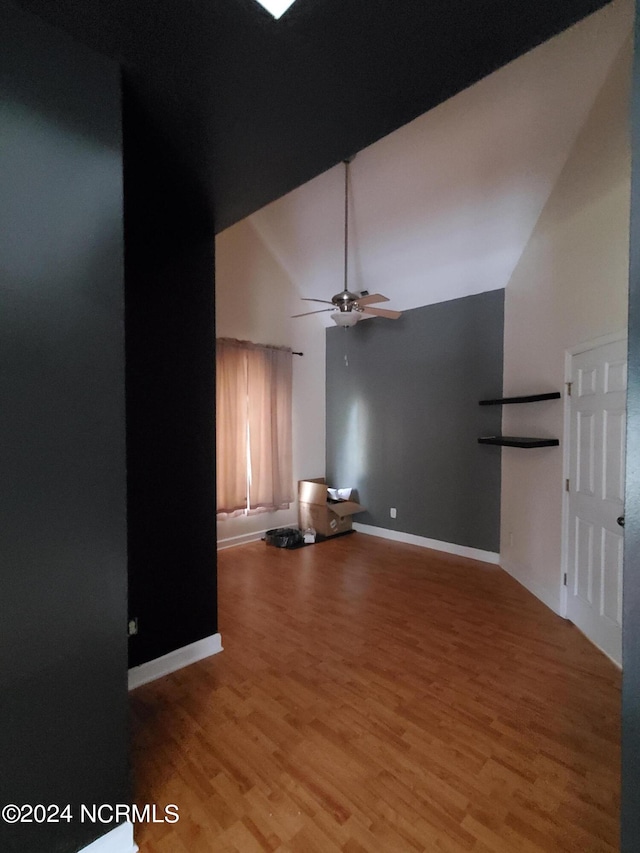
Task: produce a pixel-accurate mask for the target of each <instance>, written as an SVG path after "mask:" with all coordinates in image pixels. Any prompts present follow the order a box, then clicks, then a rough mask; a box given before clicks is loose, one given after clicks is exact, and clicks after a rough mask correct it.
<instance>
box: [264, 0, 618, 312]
mask: <svg viewBox="0 0 640 853" xmlns="http://www.w3.org/2000/svg"><path fill="white" fill-rule="evenodd" d="M632 21H633V7H632V4H631V3H630V2H629V0H617V2H615V3H613V4H611V5H610V6H608V7H606V8H605V9H603V10H601V11H599V12H597V13H595V14H594V15H592V16H591V17H590V18H587V19H585V20H584V21H582V22H581V23H579V24H576V25H575V26H574V27H572V28H571V29H570V30H568V31H566V32H565V33H562V34H561V35H559V36H556V37H555V38H554V39H551V40H550V41H549V42H546V43H545V44H543V45H541V46H539V47H537V48H535V49H534V50H533V51H530V52H529V53H528V54H526V55H524V56H522V57H520V58H519V59H517V60H514V61H513V62H511V63H510V64H509V65H507V66H505V67H504V68H501V69H499V70H498V71H496V72H494V73H493V74H491V75H490V76H489V77H487V78H485V79H484V80H482V81H480V82H479V83H476V84H475V85H474V86H471V87H470V88H469V89H466V90H465V91H464V92H461V93H459V94H458V95H456V96H455V97H453V98H451V99H449V101H447V102H445V103H443V104H440V105H439V106H438V107H436V108H435V109H433V110H431V111H430V112H428V113H426V114H425V115H423V116H420V117H419V118H418V119H415V120H414V121H412V122H410V123H409V124H408V125H405V126H404V127H402V128H400V129H399V130H397V131H395V132H394V133H392V134H390V135H389V136H387V137H385V138H384V139H382V140H380V141H379V142H377V143H375V144H373V145H371V146H370V147H369V148H366V149H364V150H363V151H361V152H360V153H359V154H358V156H357V157H356V158H355V160H354V162H353V163H352V166H351V179H352V193H351V199H352V205H353V207H352V210H351V212H350V228H351V229H352V233H353V240H351V241H350V243H351V246H350V249H351V251H350V262H349V268H350V286H352V285H353V289H356V290H360V289H364V288H366V289H367V290H369V291H370V292H381V293H384V294H386V295H387V296H388V297H389V298H390V299H391V303H390V304H391V306H392V307H393V308H398V309H400V310H407V309H409V308H414V307H419V306H422V305H426V304H430V303H433V302H438V301H443V300H446V299H453V298H457V297H460V296H465V295H470V294H472V293H480V292H484V291H488V290H493V289H498V288H502V287H505V286H506V285H507V283H508V281H509V279H510V277H511V274H512V272H513V270H514V269H515V267H516V265H517V263H518V261H519V259H520V257H521V255H522V252H523V250H524V248H525V246H526V245H527V243H528V240H529V238H530V236H531V233H532V232H533V229H534V228H535V224H536V222H537V220H538V217H539V216H540V213H541V211H542V210H543V208H544V205H545V204H546V202H547V200H548V198H549V196H550V195H551V193H552V191H553V188H554V186H555V184H556V182H557V180H558V177H559V176H560V174H561V172H562V169H563V167H564V165H565V163H566V162H567V159H568V157H569V155H570V152H571V150H572V148H573V146H574V144H575V141H576V139H577V137H578V135H579V133H580V131H581V129H582V128H583V126H584V124H585V122H586V120H587V118H588V115H589V113H590V111H591V109H592V106H593V104H594V101H595V99H596V97H597V95H598V93H599V91H600V89H601V87H602V86H603V84H604V82H605V80H606V77H607V75H608V73H609V70H610V68H611V66H612V64H613V62H614V61H615V58H616V56H617V55H618V52H619V50H620V49H621V46H622V44H623V42H624V40H625V38H627V37H628V35H629V33H630V32H631V29H632ZM343 169H344V167H343V166H342V164H339V165H338V166H336V167H334V168H333V169H330V170H329V171H327V172H325V173H324V174H322V175H320V176H318V177H317V178H314V179H313V180H312V181H309V182H308V183H307V184H304V185H303V186H301V187H299V188H298V189H296V190H294V191H293V192H291V193H289V194H288V195H286V196H284V197H283V198H281V199H278V200H277V201H275V202H272V203H271V204H269V205H267V206H266V207H264V208H263V209H261V210H260V211H258V212H256V213H254V214H252V216H251V217H249V221H250V222H251V224H252V226H253V228H254V229H255V231H256V232H257V233H258V234H259V235H260V237H261V239H262V241H263V242H264V244H265V245H266V246H267V247H268V249H269V251H271V252H272V254H273V255H274V257H275V258H276V259H277V261H278V263H279V264H280V265H281V266H282V267H283V269H284V270H286V272H287V274H288V276H289V277H290V279H291V281H292V282H293V283H294V284H295V286H296V287H297V289H298V291H299V293H300V295H301V296H306V297H318V298H330V297H331V295H333V294H334V293H336V292H338V291H339V290H341V289H342V245H343V242H342V241H343V218H342V209H343V208H342V199H343V181H344V174H343ZM316 319H317V322H319V323H323V324H325V325H328V324H330V322H331V321H330V319H329V318H328V316H327V315H318V316H317V318H316Z"/></svg>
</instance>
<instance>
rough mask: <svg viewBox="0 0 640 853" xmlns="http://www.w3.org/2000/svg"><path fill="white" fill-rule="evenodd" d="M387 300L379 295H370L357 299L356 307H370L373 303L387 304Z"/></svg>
mask: <svg viewBox="0 0 640 853" xmlns="http://www.w3.org/2000/svg"><path fill="white" fill-rule="evenodd" d="M388 301H389V300H388V298H387V297H386V296H383V295H382V294H381V293H370V294H368V295H367V296H360V297H358V305H361V306H362V305H372V304H373V303H374V302H388Z"/></svg>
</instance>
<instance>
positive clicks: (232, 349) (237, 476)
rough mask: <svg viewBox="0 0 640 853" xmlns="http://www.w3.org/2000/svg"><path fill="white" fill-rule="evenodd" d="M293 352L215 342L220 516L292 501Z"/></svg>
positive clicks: (225, 340)
mask: <svg viewBox="0 0 640 853" xmlns="http://www.w3.org/2000/svg"><path fill="white" fill-rule="evenodd" d="M291 360H292V359H291V350H290V349H286V348H283V347H271V346H262V345H261V344H253V343H250V342H248V341H236V340H231V339H229V338H218V340H217V341H216V459H217V512H218V515H239V514H241V513H245V512H249V511H255V510H276V509H287V508H288V506H289V504H290V503H291V502H292V501H293V485H292V483H293V475H292V462H291V457H292V452H291V385H292V366H291Z"/></svg>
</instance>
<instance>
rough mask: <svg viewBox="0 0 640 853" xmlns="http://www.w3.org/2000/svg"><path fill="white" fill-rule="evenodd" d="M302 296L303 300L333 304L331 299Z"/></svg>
mask: <svg viewBox="0 0 640 853" xmlns="http://www.w3.org/2000/svg"><path fill="white" fill-rule="evenodd" d="M300 298H301V299H302V301H303V302H322V303H323V304H324V305H333V302H331V300H330V299H311V298H310V297H308V296H301V297H300Z"/></svg>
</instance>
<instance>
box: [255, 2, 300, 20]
mask: <svg viewBox="0 0 640 853" xmlns="http://www.w3.org/2000/svg"><path fill="white" fill-rule="evenodd" d="M258 3H259V4H260V5H261V6H264V8H265V9H266V10H267V12H271V14H272V15H273V17H274V18H275V19H276V20H277V19H278V18H280V17H281V16H282V15H284V13H285V12H286V11H287V9H288V8H289V6H293V3H294V0H258Z"/></svg>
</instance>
